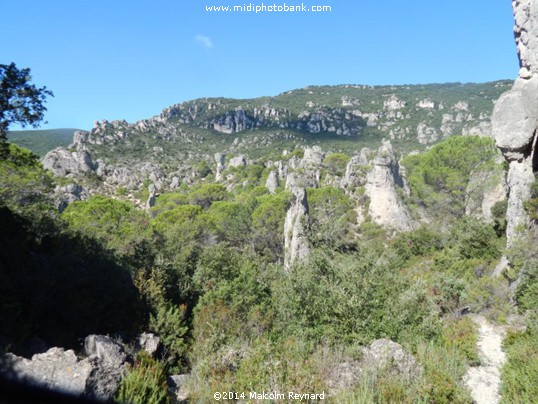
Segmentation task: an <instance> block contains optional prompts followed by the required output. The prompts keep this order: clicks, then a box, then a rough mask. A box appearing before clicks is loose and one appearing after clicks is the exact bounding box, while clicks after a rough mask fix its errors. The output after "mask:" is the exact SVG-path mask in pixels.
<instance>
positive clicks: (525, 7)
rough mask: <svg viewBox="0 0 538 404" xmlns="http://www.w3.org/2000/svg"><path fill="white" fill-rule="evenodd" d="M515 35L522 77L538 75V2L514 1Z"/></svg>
mask: <svg viewBox="0 0 538 404" xmlns="http://www.w3.org/2000/svg"><path fill="white" fill-rule="evenodd" d="M512 7H513V8H514V19H515V26H514V34H515V39H516V46H517V53H518V55H519V64H520V67H521V70H522V71H520V76H521V77H528V76H530V75H536V73H538V2H536V1H535V0H512Z"/></svg>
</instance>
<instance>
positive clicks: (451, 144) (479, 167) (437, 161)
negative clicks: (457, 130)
mask: <svg viewBox="0 0 538 404" xmlns="http://www.w3.org/2000/svg"><path fill="white" fill-rule="evenodd" d="M496 153H497V151H496V148H495V142H494V141H493V140H492V139H490V138H480V137H476V136H452V137H449V138H448V139H446V140H444V141H443V142H441V143H438V144H436V145H434V146H433V147H432V148H431V149H430V150H428V151H426V152H425V153H422V154H418V155H411V156H407V157H405V158H404V159H403V161H402V163H403V165H404V166H405V167H406V169H407V171H408V182H409V185H410V187H411V191H412V196H413V197H414V198H415V200H416V201H417V202H418V203H421V204H424V205H426V206H427V207H428V208H430V212H431V213H432V214H433V215H434V216H436V217H438V218H440V219H444V216H445V215H446V214H450V215H453V216H456V217H462V216H463V215H464V214H465V206H466V201H467V200H468V199H475V198H473V194H475V195H476V194H479V193H480V192H481V191H482V190H483V188H480V187H477V189H474V190H469V189H467V187H468V184H469V180H470V178H471V175H472V174H475V173H478V172H487V171H491V169H492V168H493V167H494V166H495V162H494V157H495V155H496ZM482 185H483V186H485V185H486V184H482Z"/></svg>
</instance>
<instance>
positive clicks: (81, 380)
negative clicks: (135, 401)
mask: <svg viewBox="0 0 538 404" xmlns="http://www.w3.org/2000/svg"><path fill="white" fill-rule="evenodd" d="M0 367H1V370H0V371H1V373H2V374H3V376H4V377H6V378H7V379H10V380H18V381H21V382H25V383H28V384H32V385H37V386H40V387H44V388H47V389H51V390H56V391H59V392H62V393H69V394H73V395H78V396H80V395H82V394H84V393H85V391H86V382H87V381H88V379H89V377H90V374H91V372H92V370H93V367H92V364H91V363H90V362H89V361H87V360H85V361H79V360H78V358H77V356H76V355H75V353H74V352H73V351H72V350H68V351H64V350H63V348H51V349H49V350H48V351H47V352H45V353H42V354H36V355H34V356H33V357H32V359H31V360H29V359H25V358H21V357H18V356H15V355H13V354H11V353H7V354H5V355H4V356H3V357H2V358H1V359H0Z"/></svg>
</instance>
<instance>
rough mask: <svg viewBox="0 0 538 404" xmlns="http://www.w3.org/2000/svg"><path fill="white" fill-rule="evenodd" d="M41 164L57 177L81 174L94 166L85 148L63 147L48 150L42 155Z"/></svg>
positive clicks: (91, 169)
mask: <svg viewBox="0 0 538 404" xmlns="http://www.w3.org/2000/svg"><path fill="white" fill-rule="evenodd" d="M42 164H43V167H44V168H46V169H47V170H50V171H52V172H53V173H54V175H56V176H59V177H65V176H66V175H68V174H74V175H83V174H86V173H89V172H91V171H93V168H94V166H93V163H92V158H91V156H90V153H88V152H87V151H86V150H81V151H70V150H67V149H66V148H64V147H58V148H56V149H54V150H52V151H50V152H48V153H47V154H46V155H45V157H43V160H42Z"/></svg>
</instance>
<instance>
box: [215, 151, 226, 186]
mask: <svg viewBox="0 0 538 404" xmlns="http://www.w3.org/2000/svg"><path fill="white" fill-rule="evenodd" d="M225 158H226V155H225V154H223V153H215V162H216V163H217V170H216V173H215V180H217V181H220V180H221V179H222V172H223V171H224V168H225V167H224V159H225Z"/></svg>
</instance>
